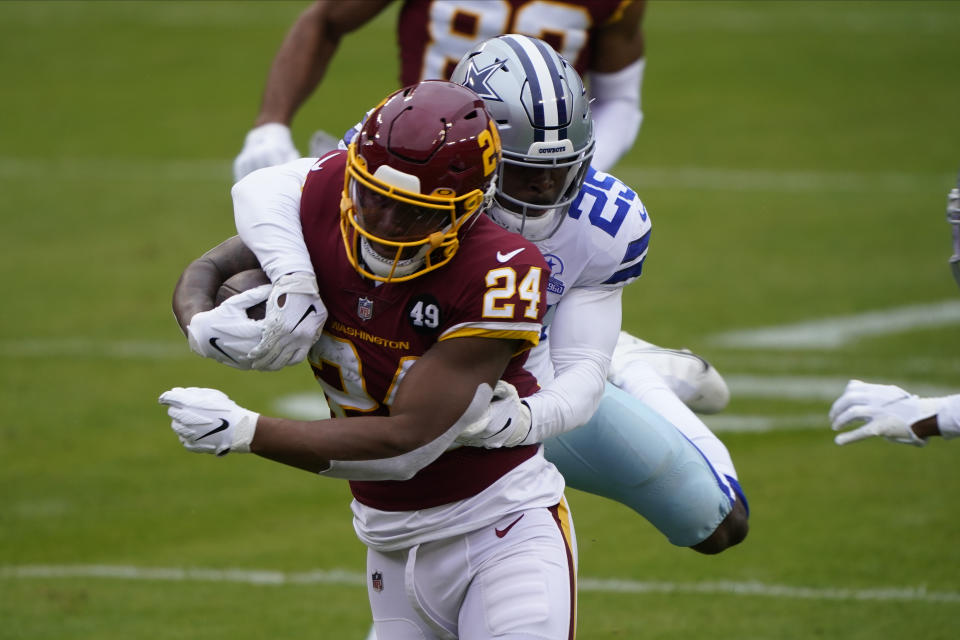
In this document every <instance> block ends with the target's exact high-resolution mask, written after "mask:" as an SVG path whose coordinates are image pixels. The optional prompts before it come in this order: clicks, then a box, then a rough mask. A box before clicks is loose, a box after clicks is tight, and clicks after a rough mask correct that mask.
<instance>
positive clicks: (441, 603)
mask: <svg viewBox="0 0 960 640" xmlns="http://www.w3.org/2000/svg"><path fill="white" fill-rule="evenodd" d="M499 161H500V141H499V137H498V134H497V127H496V124H495V123H494V122H493V121H492V120H491V119H490V117H489V115H488V113H487V112H486V110H485V109H484V107H483V101H482V100H481V99H480V98H479V96H477V95H476V94H475V93H473V92H472V91H471V90H469V89H467V88H465V87H462V86H460V85H456V84H453V83H450V82H445V81H439V80H437V81H425V82H422V83H419V84H416V85H412V86H410V87H407V88H405V89H402V90H400V91H398V92H395V93H394V94H391V95H390V96H388V98H387V99H386V100H385V101H383V102H382V103H381V104H380V105H379V106H378V107H376V108H375V109H374V111H373V113H372V114H371V117H370V118H368V120H367V122H366V123H365V124H364V126H363V128H362V129H361V131H360V134H359V135H358V136H357V138H356V139H355V140H354V142H353V143H352V144H351V145H350V147H349V149H348V150H347V151H333V152H331V153H328V154H326V155H325V156H323V157H321V158H319V159H305V160H301V161H298V162H293V163H289V164H287V165H284V166H283V167H277V168H274V169H269V170H265V171H259V172H256V173H254V174H251V175H250V176H248V178H246V179H244V180H242V181H240V182H239V183H238V184H237V185H235V186H234V188H233V196H234V201H235V203H236V202H238V201H244V202H245V203H249V201H250V199H254V200H256V199H257V198H258V197H260V194H261V193H264V192H269V193H270V194H271V197H272V198H273V199H275V198H276V196H277V194H278V193H279V194H281V195H282V196H283V197H285V198H290V199H294V200H295V201H296V202H298V203H299V211H300V221H301V224H302V228H303V233H304V239H305V240H306V244H307V248H308V251H309V253H310V257H311V261H312V263H313V271H314V273H316V274H318V276H319V277H314V275H313V274H306V273H302V272H300V273H292V274H291V273H287V272H285V270H284V269H285V267H284V265H283V264H279V263H271V264H264V265H262V266H263V269H264V271H266V273H267V275H268V276H270V279H271V280H272V281H273V282H274V286H273V289H272V291H273V292H274V293H272V294H271V295H274V294H275V293H276V291H277V289H278V287H280V288H281V289H282V290H283V293H282V294H281V295H282V296H283V300H280V299H277V300H275V303H276V304H280V305H283V306H286V305H298V307H297V308H298V309H299V308H303V313H302V316H301V320H306V319H308V318H314V317H320V318H322V320H321V321H320V322H319V323H317V324H315V325H314V326H317V327H318V329H317V331H320V330H321V329H322V332H321V333H319V335H318V339H317V340H316V342H315V343H314V344H313V346H312V347H311V348H310V352H309V356H308V361H309V363H310V366H311V368H312V370H313V373H314V375H315V377H316V378H317V380H318V382H319V383H320V384H321V385H322V387H323V389H324V392H325V394H326V397H327V400H328V403H329V405H330V407H331V410H332V413H333V415H334V416H335V417H333V418H331V419H326V420H320V421H298V420H285V419H279V418H270V417H266V416H261V415H258V414H256V413H254V412H252V411H249V410H247V409H244V408H242V407H240V406H239V405H237V404H236V403H234V402H233V401H232V400H230V399H229V398H228V397H227V396H225V395H224V394H223V393H221V392H219V391H216V390H214V389H203V388H187V389H184V388H179V387H178V388H176V389H172V390H170V391H167V392H165V393H164V394H162V395H161V397H160V402H161V403H162V404H164V405H166V406H167V407H168V414H169V416H170V417H171V419H172V427H173V429H174V431H175V432H176V433H177V435H178V436H179V438H180V441H181V443H182V444H183V445H184V446H185V447H186V448H187V449H189V450H192V451H197V452H206V453H215V454H218V455H223V454H226V453H228V452H230V451H236V452H245V451H250V452H253V453H256V454H258V455H260V456H262V457H265V458H269V459H272V460H276V461H279V462H283V463H285V464H289V465H292V466H295V467H298V468H302V469H305V470H308V471H312V472H317V473H321V474H325V475H330V476H333V477H341V478H347V479H349V480H350V481H351V482H350V486H351V490H352V493H353V496H354V500H353V503H352V510H353V513H354V528H355V530H356V532H357V535H358V537H359V538H360V539H361V540H362V541H363V542H364V543H365V544H366V545H367V547H368V555H367V565H368V573H369V575H370V583H369V585H368V592H369V596H370V603H371V608H372V611H373V617H374V620H375V623H376V630H377V634H378V636H379V637H381V638H391V639H394V638H397V639H400V640H403V639H406V638H410V639H413V638H418V639H419V638H446V637H475V638H481V637H482V638H487V637H497V638H527V637H538V638H556V639H558V640H560V639H568V638H572V637H573V634H574V621H575V603H576V581H575V573H576V546H575V539H574V537H573V529H572V522H571V521H570V518H569V512H568V510H567V507H566V503H565V501H564V498H563V488H564V484H563V478H562V476H561V475H560V474H559V472H558V471H557V470H556V468H555V467H554V466H553V465H551V464H550V463H549V462H547V461H546V460H545V459H544V457H543V453H542V448H541V447H540V446H539V445H536V444H534V445H527V446H517V447H511V448H500V449H483V448H479V447H459V448H458V447H456V446H452V447H451V445H454V444H455V439H456V437H457V436H458V435H459V434H460V432H461V431H463V430H464V429H465V428H469V427H470V426H472V425H473V424H474V423H476V422H477V421H482V420H483V417H482V414H483V412H484V410H485V407H486V405H487V404H488V403H489V401H490V398H491V396H492V393H491V387H494V386H495V387H496V388H497V390H498V393H497V395H498V396H499V397H501V398H508V399H509V400H508V401H514V402H518V403H519V402H520V398H521V397H523V396H525V395H529V394H530V393H532V392H533V391H534V390H535V389H536V380H535V379H534V378H533V377H532V375H531V374H530V373H529V372H527V371H526V370H525V369H524V368H523V366H522V365H523V361H524V359H525V358H526V350H527V349H528V348H529V347H531V346H533V345H535V344H536V343H537V341H538V340H539V335H540V329H541V326H542V318H543V314H544V312H545V306H546V305H545V290H546V278H547V274H548V273H549V271H548V268H547V266H546V263H545V262H544V260H543V258H542V256H541V255H540V253H539V252H538V251H537V249H536V247H535V246H534V245H533V244H531V243H530V242H529V241H527V240H525V239H524V238H523V237H522V236H520V235H518V234H513V233H510V232H508V231H506V230H504V229H502V228H501V227H499V226H497V225H496V224H495V223H494V222H493V221H492V220H491V219H490V218H488V217H487V216H485V215H483V211H484V210H485V208H486V207H487V206H488V205H489V202H490V199H491V197H492V195H493V192H494V190H495V177H496V174H497V171H498V167H499ZM264 235H267V236H269V233H265V234H264ZM267 241H269V240H267ZM236 248H237V247H236V242H235V241H229V242H228V243H225V244H224V245H221V246H220V247H218V248H217V249H214V250H212V251H211V252H209V253H208V254H207V255H206V256H205V257H204V258H202V259H201V260H199V261H197V262H195V263H193V264H192V265H191V267H189V268H188V272H187V273H186V274H185V275H184V277H183V278H181V281H180V283H178V287H177V291H176V292H175V297H174V307H175V313H176V315H177V318H178V320H179V321H180V322H181V326H182V327H183V326H184V323H186V324H187V326H186V327H184V328H185V329H188V327H189V323H190V322H191V321H192V320H193V317H194V315H195V311H196V309H198V308H202V306H203V304H207V305H209V302H206V303H203V302H197V301H198V300H206V301H209V300H210V299H212V293H213V292H215V290H216V287H217V286H218V285H219V283H220V282H221V281H222V276H221V273H224V272H232V271H234V270H243V269H244V268H249V267H255V266H257V263H256V260H255V259H253V257H252V255H251V254H250V253H249V251H247V254H246V255H247V257H246V258H244V257H243V253H242V252H241V253H240V254H238V253H237V252H236V251H233V250H234V249H236ZM221 253H223V254H227V253H229V254H230V255H231V256H232V257H231V258H230V260H233V262H234V264H232V265H225V264H222V263H220V262H218V256H219V255H220V254H221ZM238 256H239V257H238ZM280 262H282V259H281V260H280ZM221 269H223V271H220V270H221ZM284 278H287V282H288V285H285V287H286V288H284V286H282V285H281V283H282V282H283V281H284ZM295 315H296V314H295ZM265 322H266V321H265ZM297 324H298V325H299V324H300V322H299V321H298V322H297ZM286 329H288V328H286V327H284V328H282V330H286ZM268 330H269V329H268ZM211 347H212V348H214V349H221V350H222V351H223V352H226V349H225V348H224V345H217V344H212V345H211ZM227 355H228V357H230V356H229V354H227ZM238 355H239V354H238ZM371 459H373V460H372V461H371ZM411 594H412V595H411Z"/></svg>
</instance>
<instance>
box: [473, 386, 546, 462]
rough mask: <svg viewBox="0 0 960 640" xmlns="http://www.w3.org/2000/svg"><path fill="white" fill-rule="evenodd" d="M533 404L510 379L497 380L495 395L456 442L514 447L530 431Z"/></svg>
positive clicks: (495, 446) (487, 446)
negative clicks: (530, 403) (520, 394)
mask: <svg viewBox="0 0 960 640" xmlns="http://www.w3.org/2000/svg"><path fill="white" fill-rule="evenodd" d="M530 428H531V416H530V407H528V406H527V405H526V403H525V402H523V400H521V399H520V396H519V395H518V394H517V388H516V387H514V386H513V385H512V384H510V383H509V382H505V381H503V380H498V381H497V386H496V387H495V388H494V390H493V399H492V400H491V401H490V404H489V406H488V407H487V408H486V409H485V410H484V412H483V415H481V416H480V418H479V419H478V420H477V421H476V422H473V423H471V424H470V425H469V426H468V427H467V428H466V429H464V430H463V431H461V432H460V435H459V436H457V439H456V440H455V442H457V443H458V444H461V445H464V446H468V447H483V448H484V449H499V448H500V447H515V446H517V445H518V444H520V443H521V442H523V439H524V438H526V437H527V434H529V433H530Z"/></svg>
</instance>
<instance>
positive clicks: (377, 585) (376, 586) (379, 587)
mask: <svg viewBox="0 0 960 640" xmlns="http://www.w3.org/2000/svg"><path fill="white" fill-rule="evenodd" d="M370 583H371V585H372V586H373V590H374V591H378V592H379V591H383V574H382V573H380V572H379V571H374V572H373V573H372V574H371V575H370Z"/></svg>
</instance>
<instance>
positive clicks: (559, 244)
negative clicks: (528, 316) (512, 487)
mask: <svg viewBox="0 0 960 640" xmlns="http://www.w3.org/2000/svg"><path fill="white" fill-rule="evenodd" d="M650 228H651V223H650V216H649V215H648V214H647V210H646V207H644V205H643V202H641V201H640V198H639V197H638V196H637V194H636V192H635V191H634V190H633V189H631V188H629V187H628V186H627V185H625V184H624V183H623V182H621V181H620V180H618V179H617V178H615V177H613V176H612V175H610V174H608V173H603V172H601V171H597V170H595V169H594V168H592V167H591V168H590V169H589V170H588V172H587V176H586V179H585V180H584V183H583V186H582V187H581V189H580V195H579V196H578V197H577V199H576V200H574V202H573V204H572V205H571V206H570V210H569V211H568V212H567V217H566V218H565V219H564V221H563V223H562V224H561V225H560V228H559V229H557V231H556V233H554V234H553V236H551V237H550V238H547V239H546V240H544V241H542V242H538V243H535V244H536V245H537V248H538V249H540V253H542V254H543V257H544V258H545V259H546V261H547V266H549V267H550V269H551V272H550V278H549V282H548V284H547V305H548V311H547V314H546V317H545V318H544V328H543V332H542V333H541V336H540V344H539V345H537V346H536V347H535V348H534V349H533V350H532V351H531V352H530V356H529V357H528V359H527V365H526V366H527V368H528V369H529V370H530V371H532V372H533V373H534V375H536V377H537V380H538V381H539V382H540V384H541V386H542V385H543V384H544V383H545V382H548V381H549V380H551V379H552V378H553V367H552V365H551V362H550V345H549V340H548V339H549V332H550V324H551V322H552V320H553V316H554V313H555V311H556V306H557V304H559V302H560V300H561V299H562V298H563V297H564V296H565V295H567V294H569V293H570V290H571V289H575V288H598V289H620V288H622V287H624V286H626V285H627V284H629V283H631V282H633V281H634V280H635V279H636V278H638V277H639V276H640V273H641V271H642V269H643V264H644V260H645V259H646V257H647V245H648V243H649V241H650ZM593 320H594V319H591V318H589V317H586V318H583V322H591V321H593ZM617 325H618V326H617V328H618V329H619V322H618V323H617ZM614 340H615V338H614Z"/></svg>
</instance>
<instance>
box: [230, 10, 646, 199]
mask: <svg viewBox="0 0 960 640" xmlns="http://www.w3.org/2000/svg"><path fill="white" fill-rule="evenodd" d="M391 1H392V0H364V2H343V1H342V0H315V1H314V2H313V3H312V4H311V5H310V6H309V7H308V8H307V9H306V10H305V11H304V12H303V13H302V14H301V15H300V16H299V17H298V18H297V20H296V21H295V22H294V24H293V25H292V26H291V28H290V30H289V32H288V33H287V36H286V38H285V39H284V41H283V43H282V44H281V46H280V49H279V51H278V52H277V54H276V57H275V58H274V60H273V65H272V66H271V68H270V73H269V76H268V77H267V82H266V87H265V89H264V93H263V101H262V103H261V107H260V113H259V114H258V115H257V118H256V120H255V121H254V128H253V129H252V130H251V131H250V132H249V133H248V134H247V137H246V140H245V141H244V146H243V149H242V150H241V152H240V154H239V155H238V156H237V158H236V160H235V161H234V177H235V178H236V179H237V180H239V179H240V178H242V177H243V176H245V175H246V174H248V173H250V172H251V171H254V170H256V169H260V168H262V167H266V166H272V165H276V164H282V163H284V162H289V161H290V160H294V159H296V158H299V157H300V152H299V151H298V150H297V148H296V146H295V145H294V143H293V139H292V138H291V135H290V123H291V122H292V120H293V117H294V114H295V113H296V112H297V110H299V109H300V107H301V106H302V105H303V103H304V102H305V101H306V100H307V98H308V97H309V96H310V94H311V93H312V92H313V91H314V89H316V87H317V85H318V84H319V83H320V81H321V80H322V79H323V76H324V74H325V73H326V70H327V66H328V65H329V63H330V61H331V60H332V59H333V56H334V54H335V53H336V50H337V46H338V45H339V42H340V39H341V38H342V37H343V36H345V35H347V34H348V33H350V32H352V31H354V30H356V29H358V28H360V27H361V26H363V25H364V24H366V23H367V22H369V21H370V20H372V19H373V18H374V17H375V16H376V15H377V14H379V13H380V12H381V11H382V10H383V9H384V8H385V7H386V6H387V5H389V4H390V2H391ZM402 2H403V6H402V7H401V8H400V14H399V18H398V21H397V42H398V44H399V48H400V86H406V85H409V84H412V83H414V82H417V81H419V80H424V79H427V78H439V79H443V80H446V79H448V78H449V77H450V73H451V72H452V71H453V68H454V67H455V66H456V64H457V62H458V61H459V60H460V57H461V56H462V55H463V54H464V53H466V52H467V51H468V50H470V49H471V48H472V47H473V46H474V45H476V44H478V43H480V42H481V41H483V40H486V39H487V38H492V37H494V36H498V35H500V34H503V33H522V34H525V35H529V36H534V37H536V38H540V39H541V40H544V41H545V42H547V43H548V44H550V45H551V46H552V47H553V48H554V49H556V51H557V52H558V53H559V54H560V55H562V56H563V57H564V58H566V59H567V60H569V61H571V63H572V64H573V65H574V68H576V70H577V71H578V72H579V73H580V75H582V76H584V77H585V78H586V80H587V83H588V85H589V90H590V97H591V100H592V102H591V109H592V111H593V118H594V121H595V123H596V139H597V150H596V154H595V155H594V158H593V166H594V167H595V168H596V169H599V170H601V171H607V170H608V169H610V168H611V167H612V166H613V165H614V164H616V162H617V160H618V159H619V158H620V156H622V155H623V154H624V153H625V152H626V151H628V150H629V149H630V147H632V146H633V141H634V140H635V139H636V136H637V132H638V131H639V130H640V123H641V122H642V119H643V115H642V111H641V108H640V87H641V84H642V81H643V72H644V65H645V57H644V38H643V31H642V21H643V13H644V8H645V4H646V2H645V0H551V1H550V2H544V1H543V0H483V1H482V2H477V1H476V0H472V1H471V0H402ZM358 112H359V110H358ZM317 137H319V138H320V139H322V140H324V141H325V142H322V143H321V144H320V145H316V144H314V143H312V144H311V149H310V153H309V155H310V156H313V157H317V156H320V155H322V153H323V152H324V151H326V150H328V149H330V148H332V147H333V146H335V145H336V140H335V139H332V138H330V137H329V136H328V135H326V134H324V132H318V135H317V136H315V138H317ZM325 144H326V145H328V146H325V147H324V145H325Z"/></svg>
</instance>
